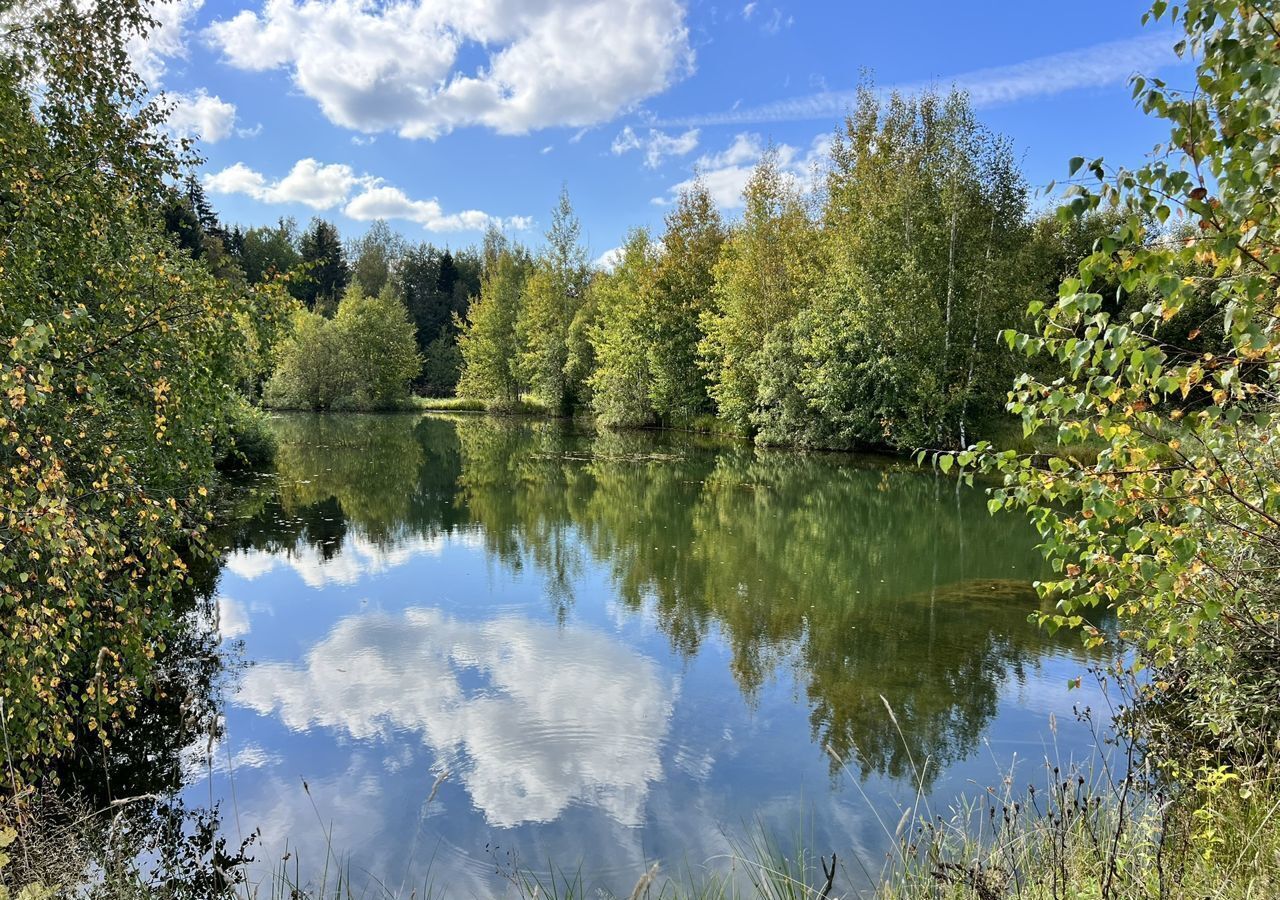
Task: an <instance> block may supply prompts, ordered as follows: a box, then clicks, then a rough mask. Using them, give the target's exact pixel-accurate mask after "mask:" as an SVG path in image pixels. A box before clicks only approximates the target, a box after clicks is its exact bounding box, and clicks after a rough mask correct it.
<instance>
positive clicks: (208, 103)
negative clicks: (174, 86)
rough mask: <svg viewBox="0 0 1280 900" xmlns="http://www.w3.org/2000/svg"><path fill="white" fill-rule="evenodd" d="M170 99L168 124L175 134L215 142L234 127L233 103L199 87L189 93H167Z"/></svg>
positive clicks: (229, 132) (227, 135)
mask: <svg viewBox="0 0 1280 900" xmlns="http://www.w3.org/2000/svg"><path fill="white" fill-rule="evenodd" d="M169 99H171V100H172V101H173V103H174V105H173V110H172V111H171V112H170V113H169V127H170V128H171V129H172V130H173V132H174V134H176V135H178V137H187V138H199V139H200V140H202V141H205V142H207V143H210V144H212V143H215V142H217V141H220V140H222V139H223V138H225V137H229V136H230V135H231V134H232V132H234V131H235V127H236V107H235V104H234V103H228V102H227V101H225V100H223V99H222V98H221V97H218V96H216V95H210V94H209V93H208V92H207V91H205V90H204V89H203V88H202V89H200V90H197V91H194V92H192V93H190V94H170V95H169Z"/></svg>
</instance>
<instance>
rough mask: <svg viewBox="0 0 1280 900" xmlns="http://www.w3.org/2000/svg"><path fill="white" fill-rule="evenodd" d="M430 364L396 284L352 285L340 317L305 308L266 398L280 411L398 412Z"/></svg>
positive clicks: (296, 319) (282, 352) (297, 318)
mask: <svg viewBox="0 0 1280 900" xmlns="http://www.w3.org/2000/svg"><path fill="white" fill-rule="evenodd" d="M421 368H422V359H421V357H419V356H418V351H417V344H416V342H415V340H414V336H413V324H412V323H411V322H410V321H409V318H408V315H407V314H406V312H405V309H404V305H403V304H402V303H401V302H400V300H399V299H398V298H397V297H396V296H395V294H394V293H393V292H392V290H391V288H390V287H389V286H388V287H386V288H384V289H383V291H382V293H381V294H379V295H378V296H377V297H369V296H366V295H365V294H364V292H363V291H361V289H360V287H359V286H358V285H353V286H352V287H351V288H349V289H348V290H347V294H346V296H345V297H343V299H342V302H341V303H340V304H339V305H338V311H337V315H336V316H335V317H334V318H333V319H332V320H329V319H326V318H324V317H323V316H321V315H319V314H318V313H314V312H309V311H307V310H299V311H298V312H297V313H296V314H295V316H294V324H293V333H292V334H291V335H290V337H289V338H288V340H286V341H285V342H284V343H283V345H282V346H281V348H280V350H279V362H278V365H277V367H276V371H275V374H274V375H272V377H271V381H270V382H268V384H267V389H266V393H265V395H264V401H265V402H266V403H267V404H268V405H269V406H273V407H276V408H280V409H315V410H322V409H393V408H396V407H398V406H401V405H403V404H404V403H405V401H406V400H407V398H408V388H409V382H410V381H412V380H413V379H414V378H416V377H417V375H418V372H419V371H420V370H421Z"/></svg>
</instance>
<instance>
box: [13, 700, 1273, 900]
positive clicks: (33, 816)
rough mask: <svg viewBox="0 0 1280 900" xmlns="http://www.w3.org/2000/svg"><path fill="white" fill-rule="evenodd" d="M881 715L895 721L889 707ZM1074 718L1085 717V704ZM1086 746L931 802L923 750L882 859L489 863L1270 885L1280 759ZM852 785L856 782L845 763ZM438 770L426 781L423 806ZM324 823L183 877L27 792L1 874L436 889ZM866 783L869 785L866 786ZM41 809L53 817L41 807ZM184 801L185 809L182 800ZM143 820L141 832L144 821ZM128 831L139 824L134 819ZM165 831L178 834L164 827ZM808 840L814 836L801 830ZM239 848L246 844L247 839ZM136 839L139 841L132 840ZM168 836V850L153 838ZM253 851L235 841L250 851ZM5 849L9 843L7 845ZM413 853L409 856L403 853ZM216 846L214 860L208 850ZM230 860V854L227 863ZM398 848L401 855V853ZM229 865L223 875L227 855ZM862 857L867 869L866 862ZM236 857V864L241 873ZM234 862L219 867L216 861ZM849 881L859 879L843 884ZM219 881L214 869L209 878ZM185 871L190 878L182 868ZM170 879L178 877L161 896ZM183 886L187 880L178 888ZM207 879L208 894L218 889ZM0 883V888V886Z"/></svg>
mask: <svg viewBox="0 0 1280 900" xmlns="http://www.w3.org/2000/svg"><path fill="white" fill-rule="evenodd" d="M885 706H886V712H887V715H888V716H889V717H890V719H891V720H892V721H894V722H895V723H896V717H895V715H894V712H893V710H892V709H891V708H889V706H888V704H887V703H886V704H885ZM1083 718H1084V719H1085V720H1086V721H1087V722H1088V723H1089V724H1090V725H1091V726H1092V719H1091V717H1090V714H1088V713H1084V714H1083ZM1093 735H1094V744H1095V747H1096V749H1097V753H1096V754H1095V756H1094V759H1093V762H1092V763H1091V764H1090V765H1089V766H1087V767H1084V768H1081V767H1076V766H1071V765H1064V764H1062V763H1061V762H1054V761H1052V760H1050V759H1047V758H1046V759H1045V760H1044V761H1043V763H1042V766H1041V767H1040V769H1039V773H1040V774H1039V776H1038V778H1037V780H1036V782H1034V783H1026V782H1019V780H1018V777H1017V771H1018V764H1017V762H1016V761H1015V763H1014V765H1013V767H1012V768H1011V769H1010V770H1009V771H1008V772H1007V773H1006V775H1005V776H1004V778H1003V779H1001V780H1000V782H999V787H988V788H986V789H980V788H975V790H973V791H972V792H970V794H969V795H967V797H966V798H965V799H963V800H962V801H961V802H960V803H959V804H958V805H957V806H955V807H954V808H951V809H949V810H947V811H946V813H945V814H942V815H939V814H936V813H935V811H934V810H932V809H931V808H930V806H929V801H928V798H927V797H926V795H925V791H924V788H923V785H924V784H925V783H926V782H927V779H926V778H925V777H924V774H925V772H924V769H925V768H927V767H928V766H929V765H930V761H929V760H928V759H924V760H912V767H913V769H914V770H915V778H916V785H917V790H916V791H915V792H914V797H913V798H912V799H911V800H910V801H909V802H908V803H906V804H905V805H903V806H902V807H901V808H900V809H899V811H898V812H897V814H896V815H895V817H891V818H888V819H885V818H882V817H881V815H880V812H879V811H878V810H877V808H876V807H875V806H873V805H872V804H871V801H870V800H869V799H867V801H866V802H867V804H868V806H869V807H870V811H871V813H872V815H873V816H874V818H875V819H876V820H877V821H878V822H879V825H880V828H881V829H882V831H883V834H884V836H885V838H886V843H887V845H888V846H889V847H890V848H891V850H890V853H889V855H888V857H887V860H886V861H885V862H883V863H882V864H880V865H878V866H877V865H874V864H872V862H871V861H869V860H865V859H860V858H858V856H857V854H856V852H852V853H850V852H847V851H845V850H841V849H840V848H835V849H836V853H837V855H840V854H844V855H842V856H840V858H839V859H837V857H836V856H832V857H831V858H830V859H829V860H828V858H827V857H825V856H821V855H815V854H814V853H813V851H812V849H810V848H809V847H807V846H806V841H805V836H804V834H803V833H799V834H797V835H795V836H793V839H792V842H791V843H790V844H789V845H788V846H792V847H795V848H797V849H794V850H791V851H787V850H784V849H783V846H782V844H780V843H779V842H778V841H777V840H776V839H775V838H774V836H772V835H771V834H770V833H769V832H768V831H767V830H766V829H764V828H763V826H756V827H755V828H752V829H748V831H747V835H746V837H745V838H742V839H740V840H738V841H737V842H735V843H733V844H732V845H731V851H730V852H729V853H727V854H726V855H724V856H721V857H716V858H714V859H710V860H706V861H704V862H703V863H701V864H689V863H688V862H686V863H685V864H684V865H683V866H682V867H678V868H676V869H675V870H674V871H673V872H668V871H667V870H666V869H664V867H663V865H662V864H660V863H658V862H654V863H651V864H650V865H649V866H648V867H647V868H646V869H644V870H642V871H639V872H637V873H636V881H635V884H634V887H633V888H631V889H630V890H629V891H628V892H626V893H623V894H616V895H615V894H611V893H608V892H606V891H603V890H602V889H600V888H598V887H596V886H594V885H593V884H591V883H590V881H589V880H588V878H587V877H586V876H584V873H583V868H582V866H581V865H579V866H578V867H577V868H560V867H558V866H557V865H556V864H555V863H554V862H552V863H550V864H548V866H547V868H546V869H544V870H542V871H536V870H535V869H533V868H531V867H529V866H526V865H523V864H521V863H519V862H518V861H516V860H514V859H513V860H512V861H511V862H510V863H509V864H508V865H506V866H502V865H499V866H498V868H497V872H498V874H499V875H500V876H501V880H500V884H502V885H503V886H504V890H503V892H502V895H504V896H509V897H516V898H521V900H585V898H588V897H590V898H597V900H600V898H615V900H640V898H649V900H657V898H663V900H740V898H741V900H746V898H763V900H826V898H834V897H862V898H865V900H1274V898H1277V897H1280V765H1276V764H1275V761H1274V760H1272V764H1271V765H1270V766H1262V767H1259V768H1257V769H1254V770H1251V772H1249V773H1242V772H1235V771H1232V770H1230V769H1228V768H1226V767H1207V766H1201V767H1199V768H1198V769H1197V770H1196V771H1194V772H1190V773H1188V772H1185V771H1182V772H1180V773H1179V777H1178V778H1177V779H1174V780H1171V779H1169V778H1167V777H1158V776H1159V775H1160V772H1161V769H1160V767H1159V766H1157V765H1156V763H1155V761H1154V760H1150V759H1144V758H1143V757H1142V754H1141V752H1140V748H1139V747H1138V745H1137V744H1136V743H1135V742H1134V741H1132V740H1130V739H1127V738H1125V737H1124V736H1123V735H1117V734H1116V733H1115V732H1113V731H1111V730H1110V729H1109V728H1105V729H1104V728H1097V727H1093ZM849 777H850V781H851V783H852V784H853V785H854V787H855V789H856V790H858V791H859V792H861V791H862V788H861V784H860V782H859V781H858V779H857V776H856V774H855V773H849ZM442 780H443V776H442V777H441V778H440V779H438V780H437V782H436V785H435V786H434V787H433V789H432V792H431V795H430V796H429V797H428V799H427V803H428V804H430V803H431V802H432V801H433V800H434V798H435V794H436V789H438V787H439V785H440V781H442ZM303 789H304V790H305V791H306V793H307V796H308V797H309V798H311V802H312V806H313V808H314V809H315V812H316V819H317V823H318V826H319V827H320V828H321V830H322V833H323V836H324V838H325V844H324V846H325V858H324V859H323V860H320V861H318V862H319V865H318V866H317V865H315V861H311V860H301V859H300V858H299V856H298V853H297V850H296V848H295V849H290V850H288V851H287V852H286V853H285V854H284V855H283V858H281V859H280V860H278V861H277V862H276V864H275V866H274V867H273V868H272V869H271V870H269V871H267V872H266V873H265V874H262V875H260V876H258V877H259V878H260V880H259V881H256V882H251V881H247V880H244V879H243V877H240V878H237V877H235V876H234V874H233V873H235V872H236V868H235V867H236V866H238V865H239V864H240V862H241V861H242V860H243V858H244V857H245V856H246V847H241V849H240V851H239V853H238V854H237V853H233V852H231V851H226V850H225V849H222V850H216V849H212V848H215V847H218V846H220V845H218V844H216V843H214V844H211V843H210V842H209V841H208V834H209V832H208V830H207V825H206V830H205V831H204V832H203V833H204V834H205V839H204V843H199V845H198V847H197V849H196V850H194V851H188V850H186V849H180V850H179V851H178V852H175V853H173V854H172V856H173V858H174V859H176V860H178V865H177V867H176V868H177V869H178V870H179V871H180V873H181V874H180V876H179V877H178V878H177V879H175V877H174V874H173V872H172V871H169V872H168V874H166V875H164V876H162V877H157V876H156V875H155V874H154V873H152V872H150V871H148V870H146V868H145V865H146V864H145V863H144V862H143V861H144V860H146V859H148V858H149V854H150V858H152V859H154V856H155V851H156V847H155V845H154V843H152V844H147V843H146V842H145V841H146V839H145V838H144V841H143V843H141V844H138V845H134V844H131V843H130V842H129V840H128V839H126V838H125V835H127V834H128V833H129V829H127V828H119V827H118V822H119V820H120V818H121V815H122V812H123V810H124V809H125V808H126V806H128V807H129V808H132V805H133V804H141V803H145V802H147V801H148V799H151V798H135V799H134V800H133V801H123V802H122V803H121V804H117V806H115V807H113V808H110V809H106V810H100V811H97V812H93V813H85V812H84V811H83V810H79V809H76V808H74V807H64V808H61V809H59V808H57V807H56V806H49V805H47V804H45V803H44V802H43V800H42V799H34V795H31V794H28V795H25V796H24V797H20V798H18V800H16V801H15V800H12V799H11V800H10V801H9V802H8V803H7V804H5V805H0V844H5V841H6V840H7V841H8V843H7V845H5V846H0V887H7V888H8V889H9V890H10V894H11V895H13V896H17V897H22V896H23V895H22V894H21V893H19V891H20V890H21V889H23V888H31V889H32V892H31V893H30V894H29V897H30V898H44V897H53V896H67V895H68V894H71V893H75V894H76V895H79V896H86V897H92V898H95V900H96V898H103V900H162V898H164V900H167V898H170V897H177V896H183V897H185V896H193V897H195V896H200V897H204V896H227V897H235V898H238V900H427V898H435V897H449V896H451V893H450V891H449V889H448V886H447V885H441V884H438V883H436V880H435V878H434V877H433V876H432V875H431V874H430V871H431V868H432V863H433V861H434V860H433V859H428V860H427V862H428V865H427V871H428V875H427V876H426V877H425V878H424V879H423V880H422V881H421V883H419V884H416V885H415V886H413V887H403V886H395V887H393V886H392V885H394V884H396V878H395V876H394V874H393V873H370V872H366V871H363V870H360V869H358V868H355V867H353V866H352V865H351V862H350V860H349V859H343V858H342V857H340V855H339V854H338V853H337V852H335V850H334V848H333V846H332V832H331V830H330V828H329V827H328V826H327V825H326V824H325V820H324V818H323V815H322V813H321V811H320V808H319V806H318V805H317V804H316V802H315V799H314V798H312V795H311V791H310V789H309V788H308V787H306V785H305V784H304V785H303ZM863 796H864V798H865V794H864V795H863ZM51 809H52V810H54V812H53V814H50V810H51ZM187 815H188V816H190V814H187ZM140 830H141V831H143V832H145V831H146V829H140ZM138 831H139V829H135V833H137V832H138ZM163 833H164V834H166V835H168V837H166V838H164V840H168V841H171V842H172V841H178V842H181V841H185V840H187V839H188V838H187V837H185V836H184V835H188V834H193V835H195V836H196V837H197V838H198V836H199V835H200V834H201V833H202V832H201V828H200V827H196V828H195V829H192V828H186V829H185V830H178V831H174V830H172V829H170V830H169V831H165V832H163ZM175 835H176V836H177V837H174V836H175ZM809 843H812V842H811V840H810V841H809ZM246 846H248V845H246ZM139 848H141V851H139ZM161 849H162V850H163V849H171V848H168V847H164V848H161ZM254 849H257V848H253V847H249V854H248V855H252V852H253V850H254ZM6 853H7V856H6ZM411 855H412V854H411ZM220 860H221V862H220ZM228 860H230V862H227V861H228ZM411 861H412V860H406V864H407V863H408V862H411ZM228 869H230V870H231V872H230V873H228V872H227V870H228ZM873 869H874V870H875V871H873ZM241 871H242V870H241ZM224 873H225V874H231V875H232V877H230V879H229V880H228V879H224V878H223V875H224ZM854 877H858V878H860V879H861V886H859V884H856V883H855V882H854V880H853V879H854ZM220 879H221V880H220ZM188 881H189V883H188ZM176 886H181V887H183V889H184V890H185V892H183V891H178V892H177V893H174V891H175V888H176ZM187 888H192V889H193V890H186V889H187ZM218 891H221V892H222V893H218ZM0 896H4V893H3V891H0Z"/></svg>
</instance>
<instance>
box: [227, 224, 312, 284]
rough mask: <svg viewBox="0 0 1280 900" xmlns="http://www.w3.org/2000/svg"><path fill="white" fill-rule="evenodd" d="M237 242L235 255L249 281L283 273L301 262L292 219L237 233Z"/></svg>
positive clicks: (296, 231) (261, 279)
mask: <svg viewBox="0 0 1280 900" xmlns="http://www.w3.org/2000/svg"><path fill="white" fill-rule="evenodd" d="M238 243H239V249H238V251H237V253H236V256H237V259H238V261H239V263H240V268H241V269H242V270H243V271H244V277H245V278H246V279H247V280H248V281H249V283H250V284H257V283H258V282H260V281H266V280H268V279H270V278H271V277H272V276H274V275H285V274H287V273H289V272H291V271H293V270H294V269H295V268H297V266H298V265H299V264H300V263H301V262H302V254H301V253H300V252H299V251H298V226H297V224H296V223H295V222H294V221H293V219H281V220H280V221H279V222H278V223H276V224H275V225H259V226H256V227H254V228H250V229H248V230H247V231H245V232H243V233H242V234H241V235H240V236H239V241H238ZM299 299H301V298H299Z"/></svg>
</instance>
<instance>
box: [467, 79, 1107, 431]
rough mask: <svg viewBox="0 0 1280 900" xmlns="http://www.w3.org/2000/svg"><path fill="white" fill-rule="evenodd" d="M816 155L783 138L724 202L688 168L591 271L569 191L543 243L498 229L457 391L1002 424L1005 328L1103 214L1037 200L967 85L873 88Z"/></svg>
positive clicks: (812, 424)
mask: <svg viewBox="0 0 1280 900" xmlns="http://www.w3.org/2000/svg"><path fill="white" fill-rule="evenodd" d="M825 163H826V165H825V172H824V173H822V174H821V175H819V174H815V176H814V183H813V184H806V183H804V181H803V180H801V179H800V178H798V177H797V176H795V175H794V174H793V173H792V172H790V171H788V170H787V169H786V168H785V167H784V166H783V165H781V163H780V161H779V159H778V155H777V153H776V152H773V151H770V152H769V153H767V154H766V155H765V157H764V158H763V159H762V161H761V162H760V163H759V165H758V166H757V168H756V170H755V172H754V174H753V175H752V177H751V180H750V182H749V184H748V185H747V187H746V190H745V192H744V196H743V200H744V212H743V214H742V217H741V219H740V220H738V221H735V222H732V223H730V222H726V221H725V220H724V219H723V218H722V216H721V214H720V212H719V211H718V210H717V208H716V206H715V204H714V203H713V201H712V199H711V196H710V194H709V192H708V190H707V188H706V187H705V186H704V185H702V184H701V183H699V182H695V183H694V185H693V186H692V187H690V188H689V189H688V190H686V191H685V192H684V193H683V194H682V195H681V196H680V197H679V198H678V200H677V201H676V203H675V205H674V207H673V209H672V210H671V212H670V213H669V214H668V215H667V217H666V221H665V225H664V230H663V232H662V233H661V234H660V235H657V236H655V235H651V234H650V233H649V232H648V231H647V230H645V229H635V230H633V231H632V232H631V234H630V235H629V237H628V239H627V241H626V243H625V245H624V246H623V247H622V248H621V249H620V251H619V257H618V259H617V261H616V264H615V266H614V268H613V270H612V271H610V272H600V271H595V272H593V271H590V270H589V268H588V266H587V264H586V253H585V252H584V251H583V249H582V247H581V245H580V243H579V242H578V225H577V221H576V219H574V217H573V213H572V210H571V208H570V206H569V203H568V199H567V197H562V198H561V203H560V206H559V208H558V209H557V211H556V213H555V216H554V219H553V223H552V227H551V230H550V231H549V233H548V234H547V241H546V245H545V247H544V249H542V250H541V251H540V252H538V253H536V254H533V253H530V252H529V251H528V250H527V249H525V248H523V247H521V246H518V245H515V244H511V243H509V242H507V241H505V240H502V239H501V238H499V237H497V236H491V239H490V240H489V241H488V242H487V243H486V246H485V251H484V275H483V280H482V284H481V289H480V295H479V297H478V299H477V300H476V302H474V303H473V304H472V306H471V308H470V310H469V312H468V314H467V316H466V319H465V320H464V321H463V322H462V333H461V336H460V347H461V353H462V357H463V360H464V367H463V374H462V378H461V381H460V383H459V386H458V390H459V392H460V393H461V394H463V395H466V396H471V397H476V398H481V399H484V400H487V401H490V402H491V403H496V404H504V403H505V404H510V403H513V402H514V401H516V400H517V399H519V398H520V397H521V396H522V395H525V394H529V395H532V396H534V397H536V398H538V399H540V400H541V401H542V402H544V403H545V404H546V405H548V406H549V407H550V408H552V409H554V410H559V411H560V412H562V413H568V412H570V411H572V410H574V409H578V408H585V409H589V410H590V411H592V412H593V413H594V414H595V415H596V417H597V418H598V420H599V421H600V422H601V423H603V424H605V425H609V426H646V425H665V426H674V427H700V426H708V427H721V428H723V427H726V426H727V427H728V428H731V429H732V430H735V431H737V432H740V433H742V434H745V435H750V436H754V437H755V438H756V439H757V440H758V441H760V442H762V443H774V444H797V445H802V446H814V447H848V446H867V445H875V446H896V447H902V446H919V445H931V446H948V445H960V444H964V443H966V442H967V441H968V439H969V438H970V437H971V436H972V435H973V434H974V433H975V432H982V431H984V430H987V429H989V428H990V426H991V425H992V422H993V420H994V419H995V417H996V415H997V414H998V412H999V411H1000V409H1001V408H1002V406H1003V403H1004V400H1005V397H1006V394H1007V391H1008V387H1009V384H1010V383H1011V380H1012V378H1013V376H1014V374H1016V371H1017V369H1016V361H1015V359H1014V358H1013V356H1012V355H1011V354H1010V353H1009V352H1008V349H1007V348H1004V347H1003V346H999V345H997V342H996V334H997V332H998V331H999V330H1000V329H1002V328H1007V327H1012V326H1018V325H1020V324H1021V323H1022V322H1023V321H1024V315H1025V310H1026V308H1027V304H1028V303H1029V302H1030V301H1031V300H1033V299H1035V298H1037V297H1050V296H1052V295H1053V294H1054V293H1056V288H1057V283H1058V281H1059V280H1060V279H1061V278H1062V277H1063V276H1064V275H1065V274H1066V273H1067V272H1068V271H1070V270H1072V269H1073V268H1074V265H1075V263H1076V262H1077V261H1078V260H1079V259H1080V258H1082V257H1083V256H1085V255H1087V254H1088V253H1089V252H1091V248H1092V243H1093V239H1094V238H1095V237H1097V236H1100V235H1101V234H1103V233H1105V230H1106V229H1107V228H1108V227H1109V225H1110V224H1111V223H1109V222H1108V221H1107V220H1106V217H1105V216H1093V217H1091V218H1089V219H1087V220H1086V221H1085V222H1084V223H1083V224H1082V223H1078V222H1072V223H1069V224H1059V221H1058V220H1057V219H1056V218H1053V217H1045V218H1042V219H1032V218H1031V216H1030V215H1029V208H1028V191H1027V186H1026V183H1025V180H1024V179H1023V177H1022V175H1021V174H1020V172H1019V171H1018V168H1017V165H1016V163H1015V160H1014V158H1013V153H1012V150H1011V147H1010V145H1009V142H1008V141H1007V140H1005V139H1004V138H1001V137H999V136H997V135H995V134H993V133H991V132H990V131H989V130H987V129H986V128H984V127H983V126H982V125H981V124H980V123H979V122H978V121H977V120H976V119H975V117H974V115H973V111H972V109H971V107H970V104H969V102H968V99H967V98H966V96H965V95H964V94H962V93H957V92H953V93H951V94H950V95H948V96H939V95H936V94H924V95H922V96H919V97H903V96H897V95H895V96H892V97H891V98H890V99H889V100H887V101H885V102H881V101H880V100H879V99H878V98H877V96H876V95H875V94H874V93H873V92H872V91H871V90H870V89H864V90H863V91H861V92H860V95H859V99H858V102H857V104H856V107H855V108H854V110H853V111H852V113H851V114H850V116H849V117H848V119H847V120H846V122H845V123H844V126H843V128H842V129H841V130H840V132H839V133H838V134H837V135H835V137H834V140H833V142H832V145H831V150H830V153H829V155H828V157H827V159H826V161H825ZM713 420H718V422H715V421H713Z"/></svg>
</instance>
